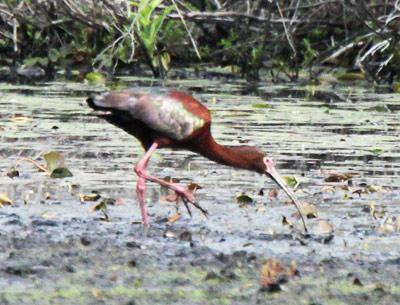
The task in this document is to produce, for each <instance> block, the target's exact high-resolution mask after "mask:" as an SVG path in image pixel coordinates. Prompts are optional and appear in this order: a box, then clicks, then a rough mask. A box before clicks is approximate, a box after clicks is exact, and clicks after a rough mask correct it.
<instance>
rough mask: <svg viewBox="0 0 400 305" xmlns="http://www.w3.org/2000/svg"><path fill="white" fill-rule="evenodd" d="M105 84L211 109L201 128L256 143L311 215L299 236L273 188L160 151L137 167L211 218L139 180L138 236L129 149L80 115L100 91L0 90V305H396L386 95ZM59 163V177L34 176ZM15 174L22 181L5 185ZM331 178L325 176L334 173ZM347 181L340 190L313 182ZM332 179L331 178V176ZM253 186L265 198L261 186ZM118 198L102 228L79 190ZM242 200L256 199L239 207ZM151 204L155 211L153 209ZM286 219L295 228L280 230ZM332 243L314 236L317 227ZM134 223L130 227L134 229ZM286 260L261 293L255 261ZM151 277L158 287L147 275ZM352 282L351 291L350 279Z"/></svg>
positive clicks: (396, 124) (399, 259) (399, 150)
mask: <svg viewBox="0 0 400 305" xmlns="http://www.w3.org/2000/svg"><path fill="white" fill-rule="evenodd" d="M118 86H121V87H136V88H137V89H138V90H146V91H147V90H153V89H154V90H156V89H159V88H160V87H163V88H164V87H167V88H178V89H180V90H183V91H187V92H190V93H193V94H194V96H195V97H196V98H198V99H199V100H200V101H202V102H203V103H204V104H205V105H207V107H208V108H209V109H210V110H211V112H212V116H213V125H212V132H213V134H214V137H215V138H216V139H217V140H218V142H220V143H222V144H228V145H235V144H237V145H240V144H246V145H256V146H259V147H261V148H262V149H263V150H264V151H266V152H267V153H268V154H269V155H270V156H271V157H272V158H274V160H275V162H276V164H277V166H278V167H279V168H280V172H281V173H282V175H284V176H290V177H295V178H296V179H297V181H298V185H297V186H296V195H297V196H298V197H299V198H300V200H301V201H304V202H309V203H312V204H314V205H315V206H316V209H317V211H318V217H317V218H313V219H309V220H308V224H309V226H310V227H311V233H312V234H311V235H310V236H305V235H303V234H302V233H301V224H300V221H299V219H298V218H297V217H296V215H295V214H296V213H295V212H296V211H295V209H294V207H293V206H292V205H289V204H288V200H287V198H286V196H285V195H284V194H283V193H282V192H279V195H278V197H277V198H275V197H273V196H270V195H269V191H270V190H271V189H274V188H276V186H275V185H274V184H273V183H272V182H271V181H270V180H269V179H268V178H267V177H262V176H260V175H258V174H255V173H251V172H246V171H239V170H234V169H232V168H229V167H225V166H222V165H217V164H215V163H213V162H212V161H209V160H206V159H204V158H203V157H200V156H198V155H195V154H193V153H190V152H187V151H171V150H160V151H158V152H157V154H156V155H155V156H154V157H153V158H152V161H151V165H150V171H151V172H152V173H153V174H156V175H157V176H159V177H166V176H170V177H174V178H177V179H179V180H180V183H181V184H188V183H190V182H195V183H197V184H199V185H200V186H202V189H200V190H198V191H197V193H196V197H197V198H198V200H199V202H200V204H201V205H202V206H203V207H204V208H206V209H207V210H208V211H209V213H210V216H209V218H208V219H206V218H205V217H204V216H203V215H201V213H199V212H198V211H193V217H192V218H190V217H189V215H187V213H186V211H185V209H184V208H183V207H181V208H180V210H181V212H182V217H181V218H180V219H179V220H178V221H177V222H175V223H173V224H167V220H168V218H169V217H171V216H173V215H174V214H175V212H176V209H175V205H174V203H171V202H166V200H165V191H164V190H160V187H159V186H158V185H154V184H152V183H148V184H147V187H148V189H147V196H146V197H147V201H148V203H149V212H150V222H151V224H152V227H151V228H150V229H149V230H148V231H146V232H145V231H144V230H143V227H142V225H141V224H139V223H138V222H140V220H141V218H140V212H139V208H138V206H137V200H136V195H135V183H136V176H135V174H134V172H133V165H134V164H135V162H137V161H138V160H139V159H140V158H141V156H142V155H143V151H142V148H141V146H140V145H139V143H138V141H137V140H136V139H134V138H133V137H132V136H130V135H128V134H126V133H124V132H123V131H121V130H119V129H117V128H116V127H114V126H111V125H110V124H108V123H107V122H105V121H103V120H101V119H99V118H97V117H95V116H93V115H92V113H91V112H92V111H91V110H90V109H89V108H88V107H87V106H86V103H85V99H86V97H87V96H88V94H89V93H90V92H93V91H103V90H104V88H99V87H92V86H89V85H84V84H78V83H61V82H60V83H58V82H52V83H44V84H39V85H35V86H14V85H8V84H0V109H1V112H0V116H1V121H0V138H1V142H0V168H1V171H2V175H1V176H0V193H6V194H7V196H8V197H9V198H10V199H12V201H13V202H14V204H13V205H11V206H8V205H4V206H3V207H2V208H0V235H1V241H0V261H1V263H0V273H1V277H0V278H1V279H0V300H1V303H2V304H3V303H4V304H33V303H35V302H38V304H54V303H60V302H62V303H63V304H78V303H79V304H167V303H168V304H206V303H207V304H251V303H256V302H257V303H259V304H264V303H265V304H267V303H268V304H281V303H282V301H284V302H285V303H286V304H359V302H360V300H362V302H363V303H366V304H376V302H377V300H379V302H380V303H379V304H395V303H393V302H395V301H394V300H396V299H397V300H398V299H399V297H400V295H399V294H400V279H399V277H398V272H399V265H400V248H399V244H400V233H399V230H400V221H399V220H398V219H399V217H400V204H399V203H400V193H399V187H400V180H399V179H398V176H399V172H400V146H399V130H400V117H399V113H398V109H399V108H400V95H399V94H391V93H377V90H376V88H373V87H372V86H367V85H365V86H358V87H354V86H347V85H335V86H332V85H324V86H318V87H316V86H306V85H299V84H280V85H276V84H267V83H265V84H263V83H259V84H256V85H255V84H251V85H249V84H247V83H246V82H244V81H237V80H230V81H227V80H221V79H216V80H195V79H189V80H168V81H164V82H158V81H155V80H153V79H143V78H141V79H139V78H135V77H121V78H119V79H118ZM49 151H58V152H62V153H63V154H64V155H65V159H66V161H65V165H66V166H67V167H68V168H69V170H70V171H71V172H72V173H73V177H71V178H65V179H51V178H50V177H48V175H46V174H45V173H43V172H39V171H38V169H37V168H36V167H35V166H33V165H32V163H30V162H27V161H21V160H22V159H23V158H31V159H33V160H36V161H37V162H39V163H40V164H42V165H44V164H45V162H44V160H43V154H44V153H45V152H49ZM13 167H15V168H16V169H17V170H18V171H19V174H20V176H19V177H14V178H10V177H8V176H7V175H6V174H7V173H9V172H10V170H11V169H12V168H13ZM334 173H336V176H335V174H334ZM347 173H351V174H352V178H351V179H350V180H343V181H339V182H329V181H328V182H327V181H325V179H326V178H328V180H329V178H331V180H332V178H335V177H338V175H337V174H341V175H344V174H347ZM339 180H340V179H339ZM261 189H263V193H264V194H263V195H261V194H260V190H261ZM94 190H95V191H97V192H99V193H100V194H101V195H102V197H105V198H113V199H117V202H118V203H119V204H116V205H112V206H109V207H108V209H107V215H108V216H109V218H110V219H109V221H104V220H102V219H101V218H102V216H103V214H102V213H101V212H100V211H97V212H96V211H93V207H94V206H95V205H96V203H95V202H84V203H81V201H80V199H79V195H80V194H89V193H90V192H92V191H94ZM242 193H245V194H247V195H248V196H250V197H251V198H252V199H253V200H254V202H253V203H252V204H239V203H238V202H237V199H236V197H237V196H239V195H240V194H242ZM160 199H161V200H160ZM283 216H284V217H286V218H287V219H288V220H289V221H290V222H293V223H294V227H295V228H294V229H291V228H290V227H289V226H287V225H284V224H283V223H282V218H283ZM321 220H323V221H327V222H329V223H330V224H331V225H332V226H333V232H332V233H329V234H328V235H327V236H322V237H321V236H320V234H319V233H320V232H319V231H318V230H319V229H318V224H319V222H320V221H321ZM132 222H133V224H132ZM270 258H273V259H277V260H279V261H282V262H283V264H285V265H290V264H291V262H292V261H295V262H296V263H297V269H298V272H299V274H300V275H299V276H295V277H290V278H289V279H288V282H287V283H281V285H280V286H279V287H280V288H281V289H283V291H281V292H276V293H268V292H263V290H262V289H261V290H260V287H261V286H262V277H263V273H262V271H261V270H262V266H263V264H264V261H265V259H270ZM155 275H157V276H155ZM359 282H360V283H361V284H360V283H359Z"/></svg>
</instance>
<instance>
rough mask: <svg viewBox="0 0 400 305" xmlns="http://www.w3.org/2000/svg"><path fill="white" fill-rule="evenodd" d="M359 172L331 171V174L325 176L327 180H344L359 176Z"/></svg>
mask: <svg viewBox="0 0 400 305" xmlns="http://www.w3.org/2000/svg"><path fill="white" fill-rule="evenodd" d="M359 175H360V174H359V173H355V172H349V173H343V174H339V173H337V172H331V173H329V176H328V177H326V178H325V182H343V181H347V180H350V179H351V178H353V177H354V176H359Z"/></svg>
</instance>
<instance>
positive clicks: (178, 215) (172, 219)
mask: <svg viewBox="0 0 400 305" xmlns="http://www.w3.org/2000/svg"><path fill="white" fill-rule="evenodd" d="M180 218H181V213H179V212H176V213H175V214H174V215H172V216H171V217H169V218H168V220H167V223H168V224H173V223H174V222H176V221H178V220H179V219H180Z"/></svg>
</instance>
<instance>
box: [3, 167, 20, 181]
mask: <svg viewBox="0 0 400 305" xmlns="http://www.w3.org/2000/svg"><path fill="white" fill-rule="evenodd" d="M6 175H7V176H8V177H9V178H11V179H12V178H14V177H18V176H19V171H18V170H17V169H16V168H15V167H13V168H11V170H10V171H8V172H7V174H6Z"/></svg>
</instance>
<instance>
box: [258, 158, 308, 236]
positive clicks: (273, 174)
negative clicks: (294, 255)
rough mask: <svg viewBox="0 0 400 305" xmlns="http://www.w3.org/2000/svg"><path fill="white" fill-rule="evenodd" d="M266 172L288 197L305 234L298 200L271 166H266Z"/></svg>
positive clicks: (303, 218)
mask: <svg viewBox="0 0 400 305" xmlns="http://www.w3.org/2000/svg"><path fill="white" fill-rule="evenodd" d="M266 172H267V174H268V175H269V176H270V177H271V178H272V180H274V181H275V182H276V184H278V185H279V186H280V187H281V188H282V189H283V190H284V191H285V193H286V194H287V195H288V196H289V198H290V199H291V200H292V202H293V204H294V205H295V206H296V209H297V210H298V211H299V214H300V217H301V220H302V222H303V226H304V231H305V232H306V233H307V232H308V229H307V224H306V220H305V216H304V213H303V211H302V209H301V206H300V202H299V201H298V199H297V198H296V196H295V195H294V193H293V192H292V190H290V189H289V188H288V187H287V186H286V183H285V181H284V180H283V179H282V176H281V175H280V174H279V173H278V171H277V170H276V169H275V167H273V166H272V165H271V166H268V167H267V171H266Z"/></svg>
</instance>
